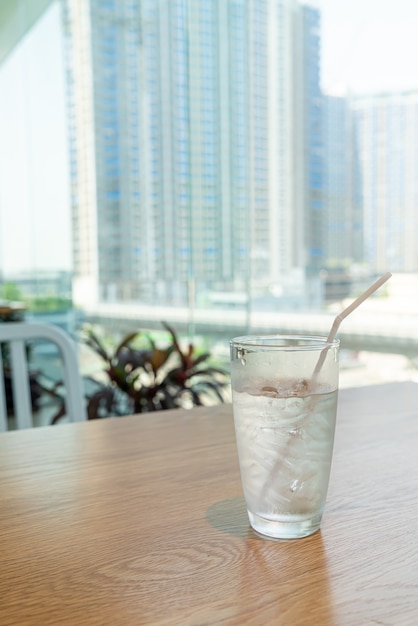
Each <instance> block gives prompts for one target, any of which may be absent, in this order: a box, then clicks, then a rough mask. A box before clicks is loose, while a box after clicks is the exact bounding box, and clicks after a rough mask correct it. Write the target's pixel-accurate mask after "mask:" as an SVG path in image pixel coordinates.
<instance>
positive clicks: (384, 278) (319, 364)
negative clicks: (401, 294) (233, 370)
mask: <svg viewBox="0 0 418 626" xmlns="http://www.w3.org/2000/svg"><path fill="white" fill-rule="evenodd" d="M391 276H392V274H391V273H390V272H387V273H386V274H384V275H383V276H381V277H380V278H379V279H378V280H376V282H374V283H373V285H370V287H369V288H368V289H366V291H365V292H364V293H362V294H361V296H359V297H358V298H356V300H354V302H352V303H351V304H350V305H349V306H348V307H347V308H346V309H344V310H343V311H341V313H339V314H338V315H337V317H336V318H335V320H334V323H333V325H332V327H331V330H330V332H329V335H328V337H327V346H326V347H325V348H324V349H323V350H322V351H321V354H320V356H319V359H318V362H317V364H316V366H315V369H314V372H313V375H312V381H315V380H316V377H317V376H318V374H319V372H320V369H321V367H322V365H323V363H324V361H325V358H326V355H327V352H328V350H329V348H330V347H331V346H330V344H331V343H332V341H333V340H334V338H335V335H336V333H337V330H338V328H339V327H340V324H341V322H342V321H343V319H344V318H346V317H347V315H349V314H350V313H352V311H354V309H356V308H357V307H358V306H360V304H361V303H362V302H364V301H365V300H366V299H367V298H368V297H369V296H371V294H372V293H374V292H375V291H377V289H379V287H381V286H382V285H383V284H384V283H385V282H386V281H387V280H389V278H390V277H391ZM317 400H318V397H316V398H315V399H313V397H312V398H311V403H310V411H312V410H313V408H314V406H315V403H316V402H317ZM305 419H306V418H305ZM289 445H290V444H288V446H289ZM281 464H282V459H280V458H278V459H277V460H276V461H275V463H274V464H273V466H272V467H271V469H270V472H269V475H268V477H267V480H266V482H265V483H264V485H263V486H262V487H261V490H260V498H261V499H263V498H264V497H265V494H266V491H267V489H269V488H270V486H271V481H272V480H273V478H274V476H275V475H276V474H277V472H278V471H279V469H280V465H281Z"/></svg>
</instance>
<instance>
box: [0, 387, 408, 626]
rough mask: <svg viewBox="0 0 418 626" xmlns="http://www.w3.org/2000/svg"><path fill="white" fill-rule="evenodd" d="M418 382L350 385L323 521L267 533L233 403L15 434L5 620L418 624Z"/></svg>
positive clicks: (2, 606) (5, 473)
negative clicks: (255, 507) (279, 537)
mask: <svg viewBox="0 0 418 626" xmlns="http://www.w3.org/2000/svg"><path fill="white" fill-rule="evenodd" d="M417 450H418V385H417V384H414V383H395V384H391V385H382V386H376V387H364V388H359V389H351V390H343V391H342V392H341V394H340V404H339V419H338V426H337V435H336V447H335V456H334V464H333V470H332V477H331V484H330V489H329V496H328V500H327V508H326V512H325V515H324V520H323V526H322V530H321V531H320V532H318V533H316V534H315V535H313V536H311V537H308V538H306V539H298V540H294V541H288V542H274V541H268V540H263V539H260V538H258V537H256V536H255V535H254V534H253V533H252V531H251V530H250V529H249V525H248V520H247V517H246V512H245V509H244V504H243V499H242V494H241V486H240V480H239V472H238V465H237V457H236V452H235V442H234V434H233V424H232V419H231V407H230V406H229V405H228V406H222V407H217V408H212V409H208V408H207V409H205V408H201V409H195V410H192V411H189V412H187V411H175V412H171V411H170V412H163V413H154V414H148V415H144V416H133V417H126V418H119V419H109V420H101V421H95V422H88V423H78V424H68V425H61V426H54V427H46V428H38V429H32V430H28V431H20V432H11V433H5V434H2V435H1V436H0V557H1V570H0V572H1V573H0V624H1V626H9V625H13V626H25V625H33V626H48V625H54V626H62V625H71V626H91V625H98V626H99V625H100V626H102V625H109V626H124V625H133V626H141V625H149V626H152V625H157V624H158V625H163V624H164V625H169V624H175V625H181V626H187V625H195V626H203V625H212V624H223V625H232V624H234V625H239V626H242V625H247V624H254V625H263V626H264V625H270V624H271V625H273V624H274V625H277V624H278V625H282V624H283V625H286V626H295V625H299V624H300V625H303V626H311V625H318V626H327V625H353V626H367V625H375V624H385V625H389V624H390V625H394V626H402V625H405V624H408V625H409V624H410V625H416V624H418V577H417V574H418V471H417V470H418V461H417Z"/></svg>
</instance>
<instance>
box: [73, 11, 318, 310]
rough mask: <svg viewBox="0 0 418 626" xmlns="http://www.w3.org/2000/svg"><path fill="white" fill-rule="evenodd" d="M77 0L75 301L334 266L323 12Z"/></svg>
mask: <svg viewBox="0 0 418 626" xmlns="http://www.w3.org/2000/svg"><path fill="white" fill-rule="evenodd" d="M63 6H64V27H65V41H66V52H67V68H68V95H69V114H70V116H69V120H70V121H69V124H70V137H71V147H70V150H71V185H72V214H73V241H74V245H73V247H74V270H75V280H74V300H75V302H76V303H77V304H84V305H85V304H87V303H95V302H100V301H112V300H120V301H130V300H140V301H144V302H155V301H158V302H162V303H165V304H180V303H181V304H184V303H187V302H188V303H189V304H190V302H191V301H204V300H205V298H207V299H209V294H210V293H211V292H222V291H223V292H228V291H229V292H240V291H248V290H249V289H250V290H251V292H254V293H255V294H257V295H258V296H261V295H263V293H265V292H266V291H268V290H271V289H273V290H274V289H275V288H276V287H278V286H280V284H281V283H282V281H283V277H286V276H289V275H290V274H291V272H293V271H295V270H297V272H299V273H300V270H302V276H303V275H304V274H305V273H306V274H309V275H311V274H314V275H315V274H318V272H319V269H320V266H321V264H322V260H323V253H324V250H323V241H322V220H323V217H324V204H323V197H322V191H323V189H322V187H323V176H322V172H321V168H322V162H321V146H320V142H321V138H322V131H321V115H320V92H319V49H320V37H319V12H318V11H317V10H316V9H312V8H310V7H307V6H302V5H300V4H299V3H298V2H297V1H296V0H257V1H255V0H228V1H227V0H170V1H161V0H142V1H141V2H139V1H138V0H63ZM307 270H309V272H308V271H307ZM298 275H299V274H298ZM305 291H306V290H305ZM308 291H309V290H308ZM308 291H306V293H308Z"/></svg>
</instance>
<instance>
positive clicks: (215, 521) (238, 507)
mask: <svg viewBox="0 0 418 626" xmlns="http://www.w3.org/2000/svg"><path fill="white" fill-rule="evenodd" d="M206 519H207V521H208V522H209V524H210V525H211V526H213V528H216V529H217V530H221V531H222V532H224V533H228V534H230V535H235V536H236V537H249V536H251V537H255V535H254V533H253V532H252V530H251V528H250V524H249V521H248V515H247V509H246V507H245V500H244V498H243V497H237V498H228V499H227V500H221V501H220V502H215V504H212V506H210V507H209V508H208V510H207V512H206Z"/></svg>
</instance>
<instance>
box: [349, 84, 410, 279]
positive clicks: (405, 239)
mask: <svg viewBox="0 0 418 626" xmlns="http://www.w3.org/2000/svg"><path fill="white" fill-rule="evenodd" d="M351 108H352V113H353V116H354V130H355V139H356V142H357V150H358V162H359V176H358V183H357V187H358V190H359V192H360V194H361V199H362V203H363V215H364V218H363V231H364V260H365V262H366V263H367V265H368V267H369V268H370V269H371V270H372V271H374V272H378V273H381V272H384V271H387V270H390V271H396V272H414V271H415V272H416V271H417V269H418V246H417V240H418V92H417V91H412V92H406V93H385V94H377V95H370V96H363V97H359V96H358V97H356V98H353V99H352V101H351Z"/></svg>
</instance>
